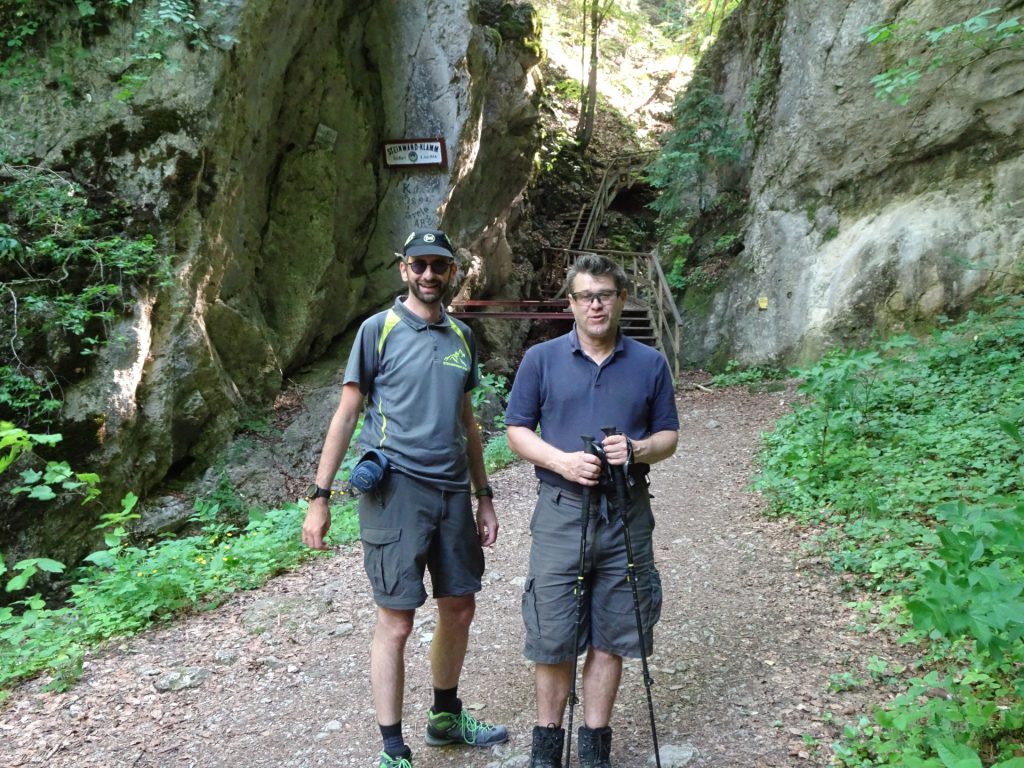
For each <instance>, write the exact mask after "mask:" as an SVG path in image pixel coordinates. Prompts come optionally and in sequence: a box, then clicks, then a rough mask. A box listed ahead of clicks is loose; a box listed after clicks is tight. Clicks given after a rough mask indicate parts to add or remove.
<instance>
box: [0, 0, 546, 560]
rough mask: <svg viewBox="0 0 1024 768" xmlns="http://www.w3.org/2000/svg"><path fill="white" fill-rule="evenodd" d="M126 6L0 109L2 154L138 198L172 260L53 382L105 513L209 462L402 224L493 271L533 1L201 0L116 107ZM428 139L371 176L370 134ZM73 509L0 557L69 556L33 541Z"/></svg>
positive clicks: (523, 147)
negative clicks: (68, 372)
mask: <svg viewBox="0 0 1024 768" xmlns="http://www.w3.org/2000/svg"><path fill="white" fill-rule="evenodd" d="M144 6H146V4H145V3H135V4H134V5H133V6H132V7H131V9H130V12H131V13H133V14H135V17H134V18H131V19H116V20H115V21H114V22H113V23H111V24H110V26H109V28H108V29H106V30H104V31H103V34H99V35H97V36H96V37H95V39H94V40H92V41H91V44H90V45H89V47H88V54H87V57H86V58H85V59H80V60H78V62H77V64H76V71H75V72H74V75H73V76H74V78H75V89H74V92H73V94H72V95H71V96H68V94H67V93H66V92H64V91H63V90H62V89H54V88H50V87H47V86H48V83H47V82H42V83H40V84H39V85H38V87H32V86H28V87H27V89H26V92H24V93H22V94H21V96H22V98H21V99H20V101H19V103H17V104H15V103H13V102H11V103H8V104H4V105H3V107H2V108H0V131H2V137H3V140H4V143H5V145H6V148H7V151H8V153H9V155H8V156H22V157H30V158H33V162H35V163H37V164H38V165H44V166H50V167H59V168H63V169H67V170H69V171H70V172H71V173H72V174H73V175H74V176H75V177H76V178H78V179H81V180H83V181H85V182H87V183H88V184H90V185H92V186H94V187H99V188H102V189H104V190H108V191H109V192H110V193H112V194H114V195H116V196H118V197H121V198H124V199H127V200H130V201H133V202H136V203H138V205H139V208H140V212H141V215H142V216H148V217H149V221H148V222H146V224H147V226H148V228H149V229H150V230H151V231H153V232H154V233H155V234H157V235H158V237H160V238H161V240H162V243H163V245H164V247H166V248H167V249H169V250H170V251H171V252H172V253H173V254H174V256H175V261H174V264H175V275H176V277H175V281H174V284H173V285H170V286H166V287H163V288H161V289H159V291H158V292H155V293H154V294H153V295H144V296H139V297H138V302H137V304H136V307H135V311H134V314H133V315H132V316H131V317H129V318H127V319H126V320H124V321H122V325H121V327H119V328H117V329H116V333H117V334H118V335H119V336H121V337H123V339H124V340H125V341H124V343H122V344H120V345H116V346H110V347H108V348H107V349H106V351H105V352H104V354H103V355H102V358H101V359H100V361H99V362H98V363H97V365H96V369H95V371H94V373H93V374H92V375H91V376H90V377H89V378H87V379H86V380H84V381H82V382H80V383H78V384H76V385H74V386H73V387H72V388H70V389H69V390H68V391H67V392H66V393H65V394H66V404H65V411H64V416H65V422H64V424H62V425H61V431H63V432H65V446H66V447H67V449H68V450H69V451H72V452H73V453H74V454H75V455H76V456H79V457H80V458H81V460H82V461H84V462H85V464H86V466H88V468H89V469H90V470H93V471H97V472H99V473H100V474H101V475H102V476H103V478H104V484H103V485H104V489H105V490H104V498H105V499H107V502H106V503H107V505H108V506H109V507H116V505H117V501H118V499H119V498H120V496H121V494H122V493H123V492H124V491H127V490H133V491H135V492H136V493H138V494H140V495H142V494H144V493H146V492H147V491H148V490H149V489H151V488H152V487H153V486H154V485H155V484H156V483H158V482H159V481H161V480H162V479H164V478H166V477H168V476H174V475H176V474H178V473H181V472H184V471H185V470H187V468H188V467H189V466H190V465H191V464H193V463H199V464H201V463H203V462H204V461H205V460H207V459H208V458H209V457H210V456H211V455H212V453H213V452H214V451H215V450H216V449H217V448H218V447H220V446H221V445H223V443H224V441H225V440H226V438H227V437H228V436H229V435H230V434H231V433H232V431H233V429H234V427H235V425H236V423H237V422H238V419H239V414H240V413H242V412H244V410H245V409H246V408H248V407H251V406H253V405H265V404H267V403H268V402H269V401H270V400H271V399H272V398H273V397H274V395H276V394H277V393H278V392H279V390H280V389H281V385H282V381H283V379H284V377H286V376H287V375H288V374H289V372H291V371H293V370H295V369H296V368H298V367H299V366H301V365H303V364H304V363H305V362H306V361H309V360H311V359H314V358H315V357H317V356H318V355H319V354H320V353H321V352H323V350H325V349H326V348H327V347H328V345H329V344H330V343H331V342H332V340H334V339H335V338H337V337H339V336H340V335H341V334H343V333H344V332H345V331H346V329H348V328H350V327H351V326H352V325H353V324H354V323H355V322H357V321H358V320H359V319H360V318H362V317H365V316H366V315H368V314H370V313H371V312H372V311H375V310H376V309H378V308H379V307H381V306H382V304H385V303H387V302H388V301H389V300H390V297H392V296H393V295H395V294H396V293H397V292H398V291H399V289H400V283H399V280H398V274H397V270H396V269H395V268H394V263H395V258H394V252H395V251H396V250H397V249H399V248H400V246H401V244H402V242H403V241H404V239H405V236H406V234H407V233H408V231H409V230H410V229H412V228H413V227H416V226H430V227H434V226H443V227H444V228H445V229H446V230H447V231H448V233H449V235H450V236H451V238H452V240H453V242H455V243H456V244H457V245H459V246H460V247H461V249H460V254H459V255H460V261H461V264H460V266H461V268H462V270H463V272H464V273H471V274H472V276H474V278H475V279H476V280H477V281H478V282H480V283H481V284H485V283H486V282H487V281H493V280H495V279H500V277H501V275H503V274H506V273H507V272H508V271H509V270H510V256H509V250H508V248H507V247H505V248H504V249H500V248H495V249H493V250H492V252H491V253H487V254H484V253H477V252H475V251H474V247H475V244H476V243H478V242H480V241H482V240H483V239H485V238H486V239H487V242H489V243H494V242H495V241H498V242H502V241H503V231H504V226H505V219H506V217H507V216H508V211H509V209H510V206H511V203H512V201H513V199H514V198H515V197H516V195H518V194H519V193H520V191H521V190H522V189H523V187H524V186H525V184H526V181H527V178H528V176H529V173H530V170H531V158H532V156H533V151H534V146H535V144H536V140H537V139H536V131H535V125H536V103H535V102H536V98H535V96H536V85H535V82H534V75H533V69H534V67H535V65H536V64H537V63H538V61H539V59H538V57H537V55H536V54H535V53H534V52H533V51H531V50H530V49H529V47H528V46H527V45H524V44H523V42H524V38H525V37H528V36H529V35H535V34H536V30H535V29H533V28H532V20H533V17H532V9H531V8H530V7H529V6H518V5H510V4H507V3H501V2H480V3H469V4H466V3H453V2H447V1H446V0H426V1H425V2H417V3H406V2H398V1H397V0H389V1H388V2H378V3H366V2H354V1H351V0H222V2H218V3H211V4H204V7H206V8H207V9H208V10H207V13H209V14H211V15H210V16H209V17H208V18H201V19H199V21H200V22H201V23H202V24H203V26H205V27H206V30H207V33H206V39H207V40H208V41H210V45H208V46H191V47H190V46H188V45H186V43H185V42H184V41H178V42H174V43H172V44H170V46H169V48H168V49H167V50H166V51H165V59H166V60H168V61H174V62H175V65H176V66H175V67H174V68H168V67H163V66H160V67H157V68H156V69H155V70H154V71H153V72H152V73H151V74H150V75H149V77H148V78H146V79H145V80H144V82H142V84H141V85H139V86H138V87H137V90H136V91H135V92H134V93H132V94H130V98H124V95H123V91H121V89H122V85H120V84H117V83H116V82H115V81H117V80H118V79H119V77H120V76H122V75H123V71H124V64H123V63H118V61H119V59H118V56H119V55H121V54H123V51H124V50H125V49H126V48H127V47H128V46H129V44H130V42H131V41H132V40H134V39H136V38H135V37H133V35H134V34H135V31H136V30H137V28H138V24H139V23H140V19H142V18H143V16H141V14H142V13H143V12H144ZM510 20H512V21H516V22H517V23H518V25H512V26H511V27H510V26H509V23H508V22H509V21H510ZM509 29H511V30H512V33H509V34H507V35H506V37H503V32H506V33H507V32H508V30H509ZM524 29H525V30H526V32H527V33H528V34H526V35H524V34H523V32H524ZM121 80H122V82H123V77H121ZM119 91H121V93H122V98H121V99H118V98H117V97H116V95H117V93H118V92H119ZM425 137H442V138H443V141H444V145H445V148H446V154H447V166H446V167H444V168H440V169H439V168H433V169H424V168H416V169H411V170H410V169H406V170H396V169H394V168H388V167H386V165H385V163H384V162H383V153H382V142H383V141H386V140H396V139H408V138H425ZM492 253H493V254H494V255H493V257H492ZM97 424H102V429H97V427H96V425H97ZM76 425H77V427H78V428H77V429H76ZM68 435H74V439H73V441H70V442H69V439H68ZM72 443H73V444H72ZM30 517H31V516H30ZM38 517H39V519H40V521H41V520H42V518H43V516H42V515H39V516H38ZM81 517H82V512H81V511H80V510H79V509H77V508H74V509H66V510H63V511H61V510H60V509H58V508H56V507H54V506H49V507H48V508H47V510H46V514H45V518H46V520H47V523H46V524H45V526H44V525H43V524H42V522H38V524H34V523H32V522H31V521H30V522H29V523H28V531H27V532H22V533H18V534H14V533H12V532H11V531H10V530H9V529H7V530H5V532H4V534H3V539H5V540H0V549H8V548H11V549H13V550H14V553H15V554H17V553H18V552H19V551H21V552H35V553H38V552H48V553H50V554H51V555H53V556H57V557H60V558H63V559H65V560H67V561H68V562H71V561H74V560H75V559H76V556H80V555H81V554H82V552H83V547H85V546H87V545H86V544H84V543H83V542H81V541H77V542H75V543H68V544H66V545H59V546H55V545H53V543H52V541H51V543H50V544H41V543H40V542H39V541H38V538H37V537H43V538H49V536H47V535H46V534H45V533H44V529H45V530H50V531H53V530H56V531H59V530H61V529H62V528H65V525H66V524H67V525H70V524H71V522H70V521H71V520H72V519H73V518H81Z"/></svg>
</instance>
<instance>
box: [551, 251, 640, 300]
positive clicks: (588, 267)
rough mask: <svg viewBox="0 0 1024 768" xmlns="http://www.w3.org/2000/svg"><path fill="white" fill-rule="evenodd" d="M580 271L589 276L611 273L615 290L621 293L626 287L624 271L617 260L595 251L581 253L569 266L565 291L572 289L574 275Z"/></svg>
mask: <svg viewBox="0 0 1024 768" xmlns="http://www.w3.org/2000/svg"><path fill="white" fill-rule="evenodd" d="M581 272H582V273H584V274H587V275H590V276H591V277H601V276H602V275H611V277H612V279H613V280H614V281H615V290H616V291H618V292H619V293H622V292H623V291H624V290H625V289H626V273H625V271H624V270H623V269H622V267H620V266H619V265H618V263H617V262H615V261H613V260H612V259H609V258H608V257H607V256H602V255H600V254H597V253H583V254H580V256H579V258H577V259H576V261H575V263H574V264H573V265H572V266H571V267H569V273H568V274H567V275H566V276H565V290H566V292H567V293H568V292H571V291H572V289H573V281H574V280H575V279H576V275H578V274H580V273H581Z"/></svg>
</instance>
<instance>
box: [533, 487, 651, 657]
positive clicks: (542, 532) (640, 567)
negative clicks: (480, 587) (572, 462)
mask: <svg viewBox="0 0 1024 768" xmlns="http://www.w3.org/2000/svg"><path fill="white" fill-rule="evenodd" d="M592 496H593V503H592V505H591V512H590V515H589V517H588V520H587V533H586V536H587V541H586V566H585V568H584V574H585V576H584V589H583V598H582V600H581V601H580V625H579V637H578V639H577V642H576V647H575V649H574V648H573V636H574V634H575V632H576V610H577V596H576V585H577V581H578V575H579V563H580V539H581V535H582V534H581V531H582V520H581V516H582V512H581V510H582V504H581V502H582V498H581V497H580V496H579V495H578V494H575V493H571V492H568V491H565V490H562V489H560V488H557V487H555V486H552V485H548V484H547V483H543V482H542V483H541V484H540V487H539V490H538V497H537V505H536V508H535V509H534V513H533V519H532V520H531V522H530V532H531V534H532V535H533V543H532V545H531V547H530V566H529V571H528V573H527V577H526V585H525V587H524V590H523V599H522V611H523V624H524V625H525V627H526V642H525V647H524V650H523V654H524V655H525V656H526V658H528V659H530V660H531V661H535V662H539V663H541V664H558V663H561V662H563V661H566V660H568V659H571V658H573V654H574V653H575V654H576V655H579V654H581V653H583V652H584V651H585V650H586V649H587V648H588V647H593V648H595V649H597V650H600V651H604V652H606V653H610V654H614V655H616V656H626V657H630V658H639V657H640V655H641V654H640V638H639V635H638V632H637V626H636V611H635V607H634V602H633V591H632V587H631V585H630V583H629V581H628V580H627V578H626V575H627V570H628V569H627V558H626V542H625V534H624V531H623V528H622V516H621V515H620V514H618V513H617V512H616V511H615V510H614V509H613V507H612V504H611V503H610V502H609V501H608V500H607V498H606V497H604V496H603V495H601V494H600V493H599V492H597V491H596V490H595V491H594V492H593V493H592ZM627 509H628V517H629V520H630V526H629V531H630V544H631V545H632V549H633V558H634V563H635V568H634V570H635V575H636V588H637V604H638V605H639V607H640V619H641V624H642V626H643V632H644V649H645V651H646V653H647V654H651V653H652V652H653V650H654V632H653V629H654V625H655V624H656V623H657V622H658V619H659V618H660V617H661V600H662V593H661V577H660V575H659V574H658V570H657V568H656V567H655V565H654V550H653V542H652V535H653V533H654V515H653V514H652V513H651V504H650V497H649V495H648V493H647V487H646V484H645V483H640V482H638V483H637V484H636V485H635V486H633V487H632V488H631V494H630V501H629V505H628V508H627ZM602 511H604V512H606V514H607V520H606V519H605V518H604V517H603V516H602Z"/></svg>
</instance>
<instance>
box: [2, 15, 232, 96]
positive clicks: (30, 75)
mask: <svg viewBox="0 0 1024 768" xmlns="http://www.w3.org/2000/svg"><path fill="white" fill-rule="evenodd" d="M207 5H208V6H213V12H216V10H217V7H218V6H223V5H226V2H225V0H212V2H208V3H207ZM132 7H139V8H141V10H140V11H138V12H137V13H136V14H135V16H134V22H133V23H134V34H133V35H132V37H131V42H130V43H129V45H128V46H127V48H126V49H125V55H124V56H119V57H116V58H114V59H112V60H111V61H110V62H109V64H111V65H114V66H115V67H118V68H119V69H120V74H119V77H118V80H117V83H118V85H119V86H120V89H119V90H118V91H117V92H115V94H114V98H115V99H116V100H118V101H130V100H131V99H132V98H134V97H135V95H136V93H137V92H138V90H139V88H141V87H142V86H143V85H144V84H145V83H146V82H147V81H148V79H149V78H150V77H151V76H152V74H153V73H154V72H155V71H156V67H157V66H166V67H170V68H173V67H175V66H176V64H175V63H174V62H173V61H171V60H170V58H169V57H168V48H169V47H170V45H171V44H172V43H174V42H177V41H183V42H185V43H186V44H187V45H188V46H189V47H192V48H208V47H209V45H210V44H211V43H212V42H215V41H216V42H220V43H231V42H236V41H235V39H234V38H232V37H230V36H227V35H218V36H217V37H216V40H214V38H213V37H212V36H211V35H210V33H209V31H208V30H207V29H206V28H205V27H204V26H203V25H202V24H200V23H199V21H198V19H197V16H196V4H195V2H194V0H149V2H141V1H140V2H138V3H136V2H135V0H0V75H2V76H4V81H5V84H6V85H8V86H10V87H12V88H15V89H16V88H18V87H19V86H21V85H24V84H28V83H32V82H35V81H38V79H39V77H40V76H41V75H42V73H43V71H44V69H45V67H46V62H45V59H44V57H43V56H42V55H41V53H40V52H41V51H42V50H43V49H44V48H46V46H47V45H48V44H50V48H49V49H48V50H47V54H49V56H50V58H52V59H53V60H54V61H61V62H64V63H63V64H62V65H61V68H62V69H63V70H70V69H71V67H69V66H67V62H68V61H72V60H74V59H75V58H77V57H79V56H80V55H81V53H82V49H81V48H79V47H78V46H77V45H72V44H70V43H69V42H68V40H75V39H81V38H82V36H83V35H89V36H96V35H103V34H106V33H107V31H108V29H109V28H110V27H111V26H112V25H113V24H115V23H118V22H126V21H128V20H129V13H130V9H131V8H132ZM76 33H77V34H76ZM55 78H56V80H57V81H58V82H61V81H63V85H64V87H65V89H66V90H67V91H68V92H69V93H70V92H73V91H74V88H75V84H74V82H73V81H72V80H71V78H70V77H69V76H67V75H66V74H55Z"/></svg>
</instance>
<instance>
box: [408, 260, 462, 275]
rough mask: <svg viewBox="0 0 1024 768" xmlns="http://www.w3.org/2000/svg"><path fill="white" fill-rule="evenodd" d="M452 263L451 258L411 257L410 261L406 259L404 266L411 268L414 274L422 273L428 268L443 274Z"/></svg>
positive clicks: (435, 272) (436, 273)
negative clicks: (429, 258) (428, 258)
mask: <svg viewBox="0 0 1024 768" xmlns="http://www.w3.org/2000/svg"><path fill="white" fill-rule="evenodd" d="M453 263H454V262H452V260H451V259H436V260H434V261H424V260H423V259H413V260H412V261H406V262H405V266H407V267H408V268H409V269H411V270H412V272H413V274H414V275H422V274H423V273H424V272H426V271H427V269H428V268H429V269H430V271H431V272H433V273H434V274H435V275H444V274H447V273H448V270H450V269H451V268H452V264H453Z"/></svg>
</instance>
